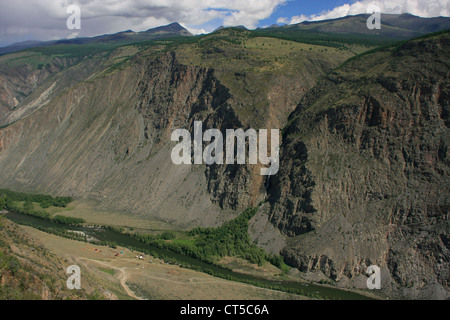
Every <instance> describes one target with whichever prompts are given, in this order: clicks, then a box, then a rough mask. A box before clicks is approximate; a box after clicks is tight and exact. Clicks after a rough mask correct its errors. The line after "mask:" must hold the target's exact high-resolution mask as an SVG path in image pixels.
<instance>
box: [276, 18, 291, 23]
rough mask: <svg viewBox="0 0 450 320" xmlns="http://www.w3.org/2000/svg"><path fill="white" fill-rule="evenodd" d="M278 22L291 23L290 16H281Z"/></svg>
mask: <svg viewBox="0 0 450 320" xmlns="http://www.w3.org/2000/svg"><path fill="white" fill-rule="evenodd" d="M277 23H279V24H287V23H289V19H288V18H283V17H279V18H278V20H277Z"/></svg>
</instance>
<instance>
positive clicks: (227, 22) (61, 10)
mask: <svg viewBox="0 0 450 320" xmlns="http://www.w3.org/2000/svg"><path fill="white" fill-rule="evenodd" d="M372 4H375V5H377V6H378V7H379V8H380V10H381V12H383V13H410V14H414V15H417V16H421V17H437V16H447V17H448V16H450V0H359V1H357V0H246V1H244V0H0V46H6V45H9V44H11V43H16V42H21V41H26V40H41V41H47V40H56V39H65V38H75V37H91V36H97V35H102V34H112V33H117V32H120V31H125V30H130V29H131V30H133V31H145V30H148V29H150V28H154V27H158V26H163V25H167V24H170V23H172V22H179V23H180V24H181V25H183V26H184V27H185V28H187V29H188V30H189V31H191V32H192V33H194V34H201V33H209V32H211V31H214V30H215V29H217V28H218V27H220V26H226V27H228V26H238V25H243V26H245V27H247V28H249V29H255V28H258V27H261V28H263V27H267V26H270V25H272V24H279V25H283V24H295V23H300V22H303V21H317V20H325V19H334V18H339V17H344V16H347V15H355V14H361V13H367V8H368V7H369V6H370V5H372ZM70 5H77V6H78V7H79V8H80V17H81V19H80V21H81V24H80V27H81V29H69V28H68V27H67V20H68V18H69V17H70V16H71V14H72V13H73V12H69V13H68V12H67V8H68V7H69V6H70ZM71 21H72V20H71Z"/></svg>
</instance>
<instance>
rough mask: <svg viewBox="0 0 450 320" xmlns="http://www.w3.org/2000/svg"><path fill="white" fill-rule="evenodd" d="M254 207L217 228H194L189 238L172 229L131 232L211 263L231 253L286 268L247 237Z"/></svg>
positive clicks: (260, 263)
mask: <svg viewBox="0 0 450 320" xmlns="http://www.w3.org/2000/svg"><path fill="white" fill-rule="evenodd" d="M257 210H258V209H257V208H249V209H247V210H246V211H244V212H243V213H242V214H241V215H240V216H239V217H237V218H236V219H234V220H231V221H229V222H226V223H225V224H223V225H222V226H221V227H218V228H200V227H199V228H195V229H193V230H191V231H190V232H189V234H188V236H189V237H190V238H191V240H192V241H188V242H185V241H179V242H177V241H176V240H177V238H176V234H175V233H173V232H171V231H167V232H165V233H163V234H162V235H159V236H155V235H148V234H146V235H144V234H133V235H132V236H133V237H135V238H136V239H138V240H139V241H141V242H143V243H147V244H149V245H151V246H154V247H157V248H161V249H167V250H171V251H174V252H177V253H181V254H183V255H186V256H190V257H193V258H196V259H198V260H201V261H203V262H208V263H210V264H215V262H216V261H217V260H218V259H220V258H222V257H226V256H233V257H241V258H243V259H246V260H248V261H250V262H251V263H255V264H258V265H263V264H264V263H265V262H266V261H269V262H270V263H272V264H273V265H275V266H277V267H278V268H280V269H281V270H283V271H287V270H288V269H289V268H288V267H287V265H286V264H285V263H284V260H283V258H282V257H281V256H276V255H269V254H267V253H266V252H265V251H264V250H263V249H261V248H259V247H258V246H257V245H256V244H254V243H253V242H252V241H251V239H250V236H249V234H248V224H249V221H250V220H251V219H252V218H253V216H254V215H255V214H256V212H257ZM167 240H173V241H167Z"/></svg>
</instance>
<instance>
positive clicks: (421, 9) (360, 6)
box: [290, 0, 450, 24]
mask: <svg viewBox="0 0 450 320" xmlns="http://www.w3.org/2000/svg"><path fill="white" fill-rule="evenodd" d="M370 5H376V6H378V7H379V8H380V9H381V12H382V13H391V14H401V13H410V14H413V15H416V16H420V17H425V18H431V17H439V16H444V17H448V16H450V0H376V1H374V0H362V1H357V2H355V3H353V4H344V5H342V6H339V7H336V8H334V9H332V10H329V11H326V12H323V13H320V14H317V15H311V16H306V15H304V14H302V15H298V16H294V17H292V18H291V21H290V24H296V23H300V22H303V21H320V20H327V19H336V18H341V17H345V16H348V15H357V14H362V13H367V8H368V7H369V6H370Z"/></svg>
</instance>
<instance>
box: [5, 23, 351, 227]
mask: <svg viewBox="0 0 450 320" xmlns="http://www.w3.org/2000/svg"><path fill="white" fill-rule="evenodd" d="M224 32H225V33H226V32H229V31H224ZM230 37H231V38H232V35H230ZM236 37H238V39H239V41H242V43H238V42H237V41H235V43H234V42H231V43H230V42H224V41H222V40H215V39H214V37H213V39H212V40H213V41H212V43H211V39H209V40H208V39H205V41H203V42H199V43H198V44H195V45H185V46H179V47H177V48H175V49H171V50H169V49H163V50H161V47H150V48H144V49H142V48H139V49H136V48H135V47H130V48H121V49H117V50H114V51H112V52H108V53H106V54H97V55H96V56H94V57H89V58H87V59H84V60H83V59H82V60H81V61H79V62H77V63H76V64H75V65H74V66H71V67H70V66H68V67H65V68H63V70H62V71H61V72H59V73H57V74H55V75H54V76H52V77H49V79H47V80H46V81H44V83H43V84H42V85H41V86H39V85H38V83H35V84H34V85H37V86H38V87H37V88H36V89H35V90H34V91H33V92H32V93H31V94H30V95H29V96H27V97H26V99H25V100H23V101H22V102H21V103H19V104H18V105H17V106H16V108H15V110H14V111H11V112H9V113H7V114H6V115H5V116H4V119H6V120H5V121H6V126H5V127H4V128H3V129H0V168H1V170H0V185H2V186H3V187H7V188H13V189H18V190H26V191H34V192H36V191H39V192H43V193H51V194H64V195H72V196H75V197H78V198H89V199H94V200H96V201H97V202H98V203H99V205H100V206H101V207H103V208H110V209H111V208H113V209H118V210H123V211H125V212H128V213H129V214H140V215H144V216H147V217H150V218H158V219H163V220H167V221H171V222H173V223H176V224H177V225H178V226H181V227H186V228H187V227H192V226H197V225H205V226H210V225H218V224H220V223H221V222H223V221H224V220H227V219H229V218H231V217H232V216H235V215H236V214H237V213H238V212H239V210H241V209H243V208H246V207H248V206H249V205H251V204H255V203H257V201H260V200H261V197H262V196H264V183H265V181H264V180H263V178H262V177H261V176H260V175H259V170H258V168H254V167H249V166H243V165H241V166H226V165H222V166H211V167H207V166H205V165H198V166H176V165H174V164H173V163H172V161H171V156H170V155H171V148H172V147H173V146H174V145H175V143H173V142H171V141H170V137H171V134H172V132H173V131H174V130H175V129H184V128H186V129H190V130H191V131H192V130H193V124H194V121H203V123H204V130H206V129H209V128H218V129H220V130H222V131H223V132H225V130H226V129H238V128H243V129H248V128H250V127H253V128H255V129H260V128H268V129H271V128H281V126H282V125H283V124H284V123H285V122H286V119H287V117H288V115H289V114H290V113H291V112H292V111H293V110H294V108H295V106H296V105H297V104H298V102H299V101H300V99H301V97H302V96H303V95H304V94H305V92H307V90H309V89H310V88H311V87H312V86H313V85H314V83H315V82H316V80H317V79H318V77H320V76H321V75H324V74H326V73H327V72H328V71H329V70H330V69H331V68H333V67H336V66H337V65H338V64H340V63H342V62H343V61H345V60H346V59H347V58H348V57H349V56H351V55H352V53H351V52H350V51H345V50H344V51H343V50H339V51H338V50H337V49H330V51H333V52H334V54H328V53H326V52H325V48H324V47H319V46H309V47H311V50H308V51H306V50H305V52H303V53H300V52H298V51H294V50H293V48H294V46H300V45H298V44H295V43H292V44H290V43H286V44H285V45H284V46H285V47H286V49H285V53H284V55H280V54H279V53H278V52H277V50H278V49H277V48H276V47H275V46H273V48H272V49H270V50H266V49H264V48H263V47H262V46H261V47H259V48H258V47H256V46H257V45H258V44H256V45H254V44H253V43H254V42H255V40H253V39H250V38H242V36H241V35H237V36H236ZM207 40H208V41H207ZM243 41H248V42H247V43H244V42H243ZM262 41H271V42H273V41H275V42H274V43H275V44H279V45H281V43H282V41H281V40H275V39H274V40H270V39H269V40H264V39H263V40H262ZM268 43H270V42H268ZM283 43H284V42H283ZM247 44H248V45H254V46H255V48H254V49H251V50H250V49H246V48H245V47H244V45H247ZM211 45H212V46H213V48H215V49H214V50H211ZM327 50H328V49H327ZM302 51H303V50H302ZM249 53H250V54H251V55H249ZM275 54H277V56H275ZM265 56H267V57H265ZM243 57H245V58H243ZM263 57H265V60H264V59H262V58H263ZM281 58H283V59H284V61H283V63H280V62H278V64H277V65H276V68H275V69H274V68H273V66H272V63H274V62H275V59H281ZM233 60H236V61H240V62H241V63H239V64H238V63H233ZM250 66H251V68H250ZM18 68H24V67H17V68H16V69H17V70H18ZM33 70H34V69H33ZM33 72H38V71H33ZM299 74H301V75H302V77H301V78H299V76H298V75H299ZM5 101H7V99H6V100H5ZM255 114H257V115H258V116H255ZM130 186H131V187H130Z"/></svg>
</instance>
